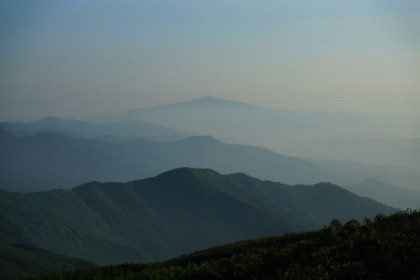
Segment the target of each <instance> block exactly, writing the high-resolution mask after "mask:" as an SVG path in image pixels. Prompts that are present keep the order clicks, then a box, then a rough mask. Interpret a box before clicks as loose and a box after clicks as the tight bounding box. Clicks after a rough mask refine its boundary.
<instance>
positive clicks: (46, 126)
mask: <svg viewBox="0 0 420 280" xmlns="http://www.w3.org/2000/svg"><path fill="white" fill-rule="evenodd" d="M0 127H2V128H3V129H5V130H7V131H9V132H10V133H12V134H14V135H16V136H18V137H25V136H30V135H34V134H36V133H39V132H47V133H56V134H62V135H67V136H73V137H79V138H90V139H95V138H99V139H103V140H109V141H122V140H128V139H133V138H141V139H149V140H156V141H168V140H176V139H181V138H185V137H187V136H190V135H191V134H189V133H186V132H181V131H178V130H175V129H172V128H169V127H164V126H160V125H156V124H152V123H148V122H144V121H140V120H127V121H121V122H110V123H94V122H88V121H80V120H73V119H60V118H56V117H52V116H49V117H45V118H42V119H40V120H38V121H34V122H30V123H0Z"/></svg>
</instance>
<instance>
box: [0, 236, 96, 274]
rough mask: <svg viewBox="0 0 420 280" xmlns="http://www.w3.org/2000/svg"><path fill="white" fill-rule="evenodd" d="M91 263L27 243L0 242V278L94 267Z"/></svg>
mask: <svg viewBox="0 0 420 280" xmlns="http://www.w3.org/2000/svg"><path fill="white" fill-rule="evenodd" d="M94 266H95V265H94V264H93V263H90V262H88V261H83V260H79V259H75V258H69V257H66V256H62V255H59V254H55V253H51V252H48V251H46V250H43V249H40V248H38V247H35V246H31V245H28V244H9V243H4V242H0V273H1V276H0V279H2V280H16V279H19V277H22V276H34V275H41V274H46V273H48V272H53V271H63V270H67V271H68V270H73V269H80V268H88V267H94Z"/></svg>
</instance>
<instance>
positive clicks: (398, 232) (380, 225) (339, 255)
mask: <svg viewBox="0 0 420 280" xmlns="http://www.w3.org/2000/svg"><path fill="white" fill-rule="evenodd" d="M419 265H420V211H418V210H407V211H403V212H398V213H395V214H392V215H390V216H384V215H382V214H379V215H377V216H376V217H375V218H374V219H373V220H371V219H368V218H366V219H364V221H363V222H360V221H357V220H351V221H349V222H347V223H344V224H342V223H340V222H339V221H338V220H333V221H332V222H331V223H330V225H329V226H325V227H323V228H322V229H320V230H316V231H306V232H300V233H289V234H285V235H282V236H271V237H262V238H256V239H249V240H244V241H240V242H236V243H230V244H227V245H223V246H217V247H213V248H210V249H208V250H203V251H198V252H195V253H192V254H188V255H183V256H181V257H178V258H175V259H171V260H168V261H165V262H158V263H151V264H124V265H118V266H106V267H99V268H92V269H87V270H74V271H68V272H56V273H52V274H48V275H44V276H41V277H35V278H30V279H38V280H41V279H42V280H50V279H65V280H67V279H68V280H70V279H133V280H134V279H138V280H143V279H161V280H164V279H267V280H269V279H420V270H419V269H418V268H419Z"/></svg>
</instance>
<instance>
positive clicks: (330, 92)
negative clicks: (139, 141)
mask: <svg viewBox="0 0 420 280" xmlns="http://www.w3.org/2000/svg"><path fill="white" fill-rule="evenodd" d="M0 93H1V96H0V121H8V120H13V121H16V120H24V121H26V120H32V119H37V118H41V117H43V116H45V115H55V116H58V117H65V118H69V117H72V118H83V117H87V116H91V115H96V114H109V113H118V112H123V111H126V110H128V109H131V108H139V107H148V106H151V105H157V104H161V103H172V102H181V101H186V100H189V99H193V98H197V97H200V96H202V95H213V96H216V97H221V98H228V99H234V100H239V101H243V102H247V103H252V104H256V105H260V106H262V107H266V108H284V109H299V110H324V111H341V110H344V111H390V112H403V113H409V114H419V113H420V1H418V0H413V1H410V0H404V1H401V0H393V1H387V0H377V1H369V0H348V1H344V0H343V1H337V0H330V1H314V0H302V1H296V0H290V1H281V0H272V1H256V0H253V1H248V0H229V1H226V0H223V1H222V0H211V1H210V0H209V1H202V0H176V1H175V0H173V1H169V0H166V1H160V0H149V1H140V0H139V1H123V0H119V1H104V0H101V1H99V0H98V1H95V0H90V1H86V0H80V1H77V0H66V1H60V0H51V1H43V0H37V1H32V0H27V1H19V0H11V1H8V0H2V1H0Z"/></svg>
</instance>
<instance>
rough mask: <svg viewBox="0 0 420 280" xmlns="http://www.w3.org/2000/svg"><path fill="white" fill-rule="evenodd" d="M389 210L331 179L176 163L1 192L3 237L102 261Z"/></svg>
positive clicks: (175, 251)
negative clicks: (292, 179) (302, 182)
mask: <svg viewBox="0 0 420 280" xmlns="http://www.w3.org/2000/svg"><path fill="white" fill-rule="evenodd" d="M395 211H396V209H394V208H390V207H386V206H385V205H382V204H380V203H377V202H375V201H373V200H370V199H366V198H361V197H358V196H356V195H354V194H352V193H350V192H348V191H346V190H344V189H342V188H340V187H338V186H335V185H332V184H329V183H321V184H317V185H314V186H289V185H284V184H280V183H273V182H269V181H262V180H258V179H255V178H252V177H249V176H247V175H245V174H233V175H221V174H219V173H217V172H215V171H212V170H208V169H190V168H181V169H176V170H172V171H168V172H166V173H163V174H161V175H159V176H157V177H154V178H149V179H145V180H139V181H133V182H129V183H98V182H91V183H87V184H84V185H82V186H79V187H77V188H74V189H72V190H68V191H64V190H52V191H49V192H37V193H10V192H5V191H0V224H1V226H0V241H1V240H7V243H24V244H28V243H29V244H34V245H36V246H38V247H40V248H43V249H47V250H49V251H51V252H55V253H59V254H62V255H66V256H70V257H75V258H80V259H86V260H89V261H92V262H94V263H97V264H100V265H108V264H118V263H125V262H153V261H159V260H164V259H170V258H173V257H176V256H179V255H181V254H185V253H190V252H194V251H196V250H200V249H204V248H208V247H211V246H215V245H218V244H226V243H229V242H234V241H237V240H243V239H247V238H253V237H260V236H268V235H279V234H283V233H286V232H295V231H301V230H310V229H315V228H320V227H322V226H323V225H326V224H328V223H329V222H330V221H331V220H332V219H333V218H337V219H338V220H340V221H347V220H350V219H352V218H356V219H363V217H366V216H368V217H374V216H375V215H376V214H378V213H384V214H389V213H392V212H395ZM0 274H1V271H0Z"/></svg>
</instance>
